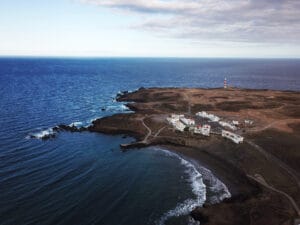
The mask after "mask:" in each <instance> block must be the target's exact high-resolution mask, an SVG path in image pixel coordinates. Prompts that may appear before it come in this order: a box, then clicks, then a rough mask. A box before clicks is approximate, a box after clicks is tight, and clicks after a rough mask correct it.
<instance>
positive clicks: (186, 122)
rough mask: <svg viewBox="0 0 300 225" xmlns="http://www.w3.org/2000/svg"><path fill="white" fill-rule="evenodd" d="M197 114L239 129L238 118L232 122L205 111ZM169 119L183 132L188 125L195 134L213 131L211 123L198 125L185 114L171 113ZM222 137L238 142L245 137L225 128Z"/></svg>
mask: <svg viewBox="0 0 300 225" xmlns="http://www.w3.org/2000/svg"><path fill="white" fill-rule="evenodd" d="M196 116H199V117H202V118H206V119H209V120H210V121H212V122H217V123H218V124H219V125H220V126H222V127H224V128H227V129H230V130H232V131H235V130H237V128H238V126H239V121H237V120H233V121H232V122H225V121H221V118H220V117H218V116H216V115H213V114H210V113H207V112H204V111H202V112H198V113H196ZM167 121H168V122H169V124H171V125H172V126H173V127H174V128H175V130H178V131H181V132H183V131H185V128H187V127H188V128H189V131H191V132H193V133H194V134H202V135H204V136H209V135H210V133H211V126H210V125H208V124H203V125H200V124H198V125H196V123H195V120H194V119H191V118H186V117H185V116H184V115H183V114H171V115H170V116H169V117H168V118H167ZM252 123H253V121H250V120H245V124H252ZM222 137H225V138H228V139H230V140H231V141H233V142H234V143H236V144H239V143H242V142H243V141H244V138H243V137H242V136H240V135H238V134H235V133H233V132H230V131H228V130H225V129H222Z"/></svg>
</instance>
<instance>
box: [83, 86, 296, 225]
mask: <svg viewBox="0 0 300 225" xmlns="http://www.w3.org/2000/svg"><path fill="white" fill-rule="evenodd" d="M117 100H118V101H122V102H129V103H127V106H128V107H129V108H130V109H131V110H132V111H134V112H133V113H124V114H116V115H113V116H110V117H105V118H101V119H98V120H95V121H94V122H93V125H92V126H90V127H89V128H88V130H89V131H92V132H101V133H107V134H126V135H131V136H133V137H135V138H136V142H135V143H124V145H122V147H123V148H124V149H128V148H134V147H144V146H148V145H160V146H164V147H166V148H168V149H170V150H172V151H176V152H178V153H180V154H182V155H184V156H186V157H190V158H192V159H196V160H198V161H199V163H201V164H202V165H204V166H206V167H207V168H209V169H210V170H211V171H213V172H214V174H215V175H216V176H217V177H218V178H219V179H220V180H222V181H223V182H224V183H225V184H226V185H227V186H228V187H229V190H230V192H231V193H232V198H230V199H225V200H224V201H223V202H221V203H218V204H214V205H209V204H205V205H204V206H203V207H198V208H195V209H194V210H193V211H192V212H191V215H192V216H193V217H194V219H196V220H200V221H201V224H211V225H212V224H228V225H229V224H245V225H246V224H249V225H250V224H253V225H260V224H261V225H266V224H268V225H272V224H274V225H275V224H294V223H295V220H297V218H300V210H299V207H300V94H299V92H290V91H272V90H250V89H236V88H228V89H178V88H150V89H144V88H141V89H139V90H138V91H135V92H132V93H128V92H124V93H122V94H119V95H118V96H117ZM199 111H207V112H210V113H213V114H215V115H217V116H219V117H221V118H224V119H226V120H238V121H245V120H251V121H253V124H252V125H248V126H246V125H241V126H240V127H239V130H238V131H237V132H238V133H239V134H240V135H242V136H243V137H244V142H243V143H241V144H235V143H233V142H231V141H229V140H227V139H224V138H223V137H222V136H220V135H217V134H211V135H210V136H209V137H205V136H202V135H194V134H191V133H190V132H178V131H174V129H173V128H172V127H171V126H170V125H169V124H168V123H167V120H166V118H167V117H168V116H169V115H170V114H171V113H178V114H179V113H180V114H185V115H187V116H194V115H195V113H196V112H199Z"/></svg>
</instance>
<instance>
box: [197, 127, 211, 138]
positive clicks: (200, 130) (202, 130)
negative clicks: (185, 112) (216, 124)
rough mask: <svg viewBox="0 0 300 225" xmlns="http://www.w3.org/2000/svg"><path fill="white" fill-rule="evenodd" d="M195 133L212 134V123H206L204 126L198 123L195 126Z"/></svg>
mask: <svg viewBox="0 0 300 225" xmlns="http://www.w3.org/2000/svg"><path fill="white" fill-rule="evenodd" d="M194 133H195V134H202V135H204V136H209V134H210V125H208V124H204V125H203V126H201V125H198V126H196V127H195V128H194Z"/></svg>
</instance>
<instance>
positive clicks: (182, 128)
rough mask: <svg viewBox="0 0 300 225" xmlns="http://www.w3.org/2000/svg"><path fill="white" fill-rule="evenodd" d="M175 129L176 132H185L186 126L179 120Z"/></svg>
mask: <svg viewBox="0 0 300 225" xmlns="http://www.w3.org/2000/svg"><path fill="white" fill-rule="evenodd" d="M174 127H175V129H176V130H179V131H181V132H183V131H184V128H185V127H186V126H185V125H184V124H183V123H181V122H180V121H179V120H178V121H176V122H175V124H174Z"/></svg>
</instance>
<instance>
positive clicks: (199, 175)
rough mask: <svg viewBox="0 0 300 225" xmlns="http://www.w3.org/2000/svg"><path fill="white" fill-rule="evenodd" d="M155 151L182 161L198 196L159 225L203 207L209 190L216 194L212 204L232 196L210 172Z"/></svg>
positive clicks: (178, 206) (171, 153) (158, 224)
mask: <svg viewBox="0 0 300 225" xmlns="http://www.w3.org/2000/svg"><path fill="white" fill-rule="evenodd" d="M155 150H158V151H161V152H163V153H164V154H166V155H168V156H171V157H176V158H178V159H179V160H180V162H181V164H182V165H183V166H184V167H185V168H186V172H187V173H188V174H189V181H190V184H191V188H192V191H193V193H194V194H195V196H196V198H195V199H187V200H185V201H184V202H182V203H179V204H178V205H177V206H176V207H175V208H174V209H172V210H170V211H168V212H166V213H165V214H164V215H163V216H162V217H161V218H160V219H159V220H158V221H157V223H156V224H157V225H163V224H165V222H166V221H167V220H168V219H170V218H172V217H178V216H183V215H188V214H189V213H190V212H191V211H192V210H193V209H194V208H195V207H197V206H202V205H203V204H204V203H205V201H206V200H207V196H206V194H207V189H208V188H209V190H210V191H213V192H214V194H215V195H214V197H213V199H212V200H211V199H210V202H213V203H216V202H219V201H221V200H223V199H224V198H228V197H230V196H231V195H230V192H229V190H228V188H227V187H226V185H225V184H223V183H222V182H221V181H220V180H218V179H217V178H216V177H215V176H214V175H213V173H212V172H211V171H210V170H208V169H206V168H204V167H200V166H198V165H195V164H193V163H191V162H189V161H187V160H186V159H184V158H182V157H181V156H179V155H178V154H176V153H173V152H170V151H167V150H164V149H160V148H155ZM203 180H205V183H207V184H208V185H207V186H208V187H207V186H206V185H205V184H204V182H203ZM188 223H189V224H198V222H197V221H194V220H193V219H190V221H189V222H188Z"/></svg>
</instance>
